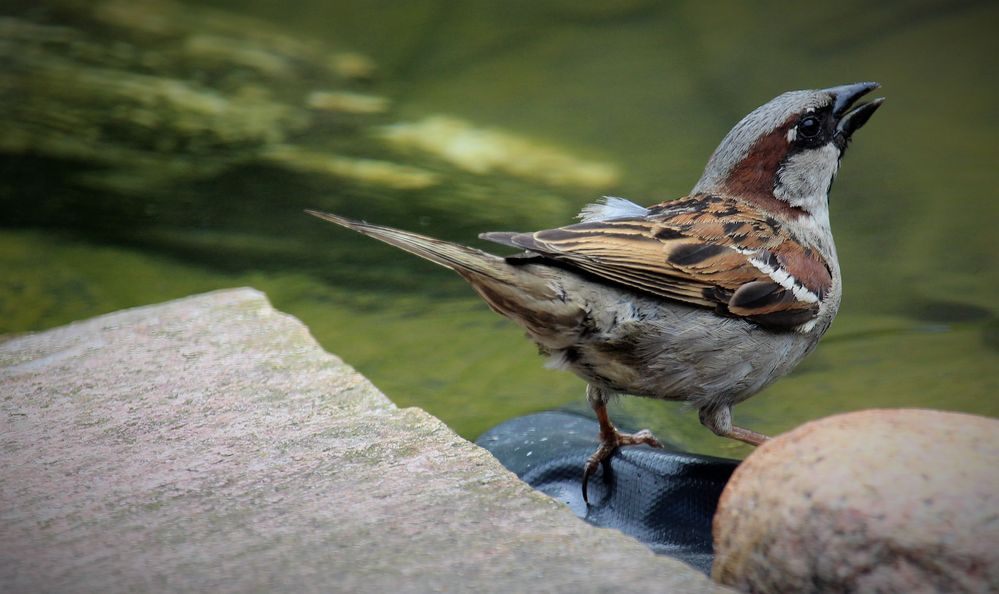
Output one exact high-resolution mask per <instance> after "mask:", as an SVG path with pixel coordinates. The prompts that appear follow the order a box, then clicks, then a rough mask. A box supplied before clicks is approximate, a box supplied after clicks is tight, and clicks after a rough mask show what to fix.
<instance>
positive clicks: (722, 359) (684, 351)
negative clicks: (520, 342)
mask: <svg viewBox="0 0 999 594" xmlns="http://www.w3.org/2000/svg"><path fill="white" fill-rule="evenodd" d="M591 317H592V318H593V319H592V321H593V326H592V327H593V328H595V329H596V330H595V331H592V332H589V333H588V334H584V335H582V336H581V337H580V340H579V341H578V342H577V343H576V345H574V346H573V347H571V348H567V349H559V350H557V351H552V352H551V355H552V358H551V366H553V367H561V368H565V369H568V370H571V371H573V372H575V373H576V374H577V375H579V376H580V377H582V378H583V379H585V380H586V381H588V382H592V383H594V384H596V385H597V386H598V387H601V388H603V389H605V390H608V391H612V392H620V393H626V394H633V395H636V396H647V397H651V398H659V399H664V400H682V401H687V402H690V403H691V404H693V405H694V406H697V407H701V406H704V405H708V404H711V405H720V404H728V405H731V404H735V403H737V402H740V401H742V400H745V399H746V398H749V397H750V396H752V395H753V394H755V393H756V392H758V391H760V390H761V389H763V388H764V387H766V386H767V385H768V384H769V383H771V382H772V381H774V380H775V379H777V378H779V377H781V376H783V375H785V374H787V373H788V372H789V371H791V369H793V368H794V366H795V365H797V364H798V362H800V361H801V359H803V358H804V357H805V356H806V355H807V354H808V353H809V352H810V351H811V348H812V346H814V343H815V342H816V338H815V337H814V336H812V337H810V336H808V335H805V334H801V333H798V332H794V331H787V332H774V331H770V330H765V329H763V328H760V327H759V326H757V325H755V324H753V323H751V322H747V321H745V320H742V319H738V318H723V317H720V316H718V315H716V314H715V313H713V312H711V311H709V310H706V309H700V308H695V307H689V306H686V305H682V304H674V303H670V304H669V305H668V306H664V304H663V302H661V301H659V300H653V299H644V298H640V299H638V300H636V299H634V296H633V295H632V296H631V297H629V298H627V299H622V300H621V301H620V302H619V303H616V304H615V305H614V306H613V307H610V308H606V310H605V311H599V312H591Z"/></svg>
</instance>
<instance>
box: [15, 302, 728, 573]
mask: <svg viewBox="0 0 999 594" xmlns="http://www.w3.org/2000/svg"><path fill="white" fill-rule="evenodd" d="M0 381H2V386H3V388H2V395H0V470H2V473H3V480H2V481H0V532H2V533H0V590H3V591H10V592H28V591H35V592H42V591H59V592H125V591H128V592H133V591H156V592H162V591H206V590H212V591H218V592H252V591H268V592H271V591H294V592H320V591H322V592H340V591H342V592H383V591H398V592H428V591H478V592H511V591H546V592H558V591H566V592H568V591H580V590H582V591H588V592H598V591H608V592H609V591H619V590H621V589H636V590H638V591H643V590H647V591H675V592H727V591H729V590H726V589H724V588H721V587H719V586H717V585H714V584H712V583H711V582H710V581H709V580H707V579H706V578H705V577H704V576H702V575H701V574H700V573H698V572H697V571H695V570H693V569H691V568H689V567H688V566H686V565H684V564H682V563H680V562H678V561H675V560H672V559H668V558H664V557H658V556H655V555H653V554H652V553H651V552H650V551H649V550H647V549H646V548H645V547H644V546H642V545H641V544H639V543H637V542H636V541H633V540H632V539H630V538H628V537H626V536H624V535H622V534H620V533H618V532H614V531H610V530H601V529H598V528H594V527H592V526H589V525H587V524H585V523H583V522H582V521H580V520H578V519H577V518H575V517H574V516H573V515H572V513H571V512H570V511H569V510H568V509H566V508H565V507H563V506H562V505H560V504H558V503H556V502H555V501H553V500H551V499H549V498H548V497H546V496H544V495H542V494H540V493H537V492H535V491H533V490H531V489H530V488H529V487H528V486H527V485H525V484H524V483H522V482H520V481H519V480H518V479H517V478H516V477H515V476H514V475H513V474H511V473H509V472H508V471H507V470H506V469H504V468H503V467H502V466H501V465H500V464H499V463H498V462H496V460H495V459H493V458H492V456H490V455H489V454H488V453H487V452H486V451H485V450H482V449H480V448H478V447H477V446H475V445H473V444H471V443H469V442H467V441H465V440H463V439H461V438H460V437H458V436H457V435H456V434H454V433H453V432H452V431H451V430H449V429H448V428H447V427H446V426H445V425H444V424H443V423H441V422H440V421H439V420H437V419H435V418H434V417H432V416H430V415H428V414H427V413H425V412H423V411H422V410H419V409H412V408H410V409H398V408H396V407H395V406H394V405H393V404H392V403H391V402H390V401H389V400H388V399H387V398H386V397H385V396H384V395H383V394H381V393H380V392H379V391H378V389H377V388H375V387H374V386H373V385H371V383H370V382H368V381H367V380H366V379H365V378H363V377H362V376H360V375H359V374H358V373H357V372H355V371H354V370H353V369H351V368H350V367H349V366H347V365H345V364H344V363H343V362H342V361H340V360H339V359H337V358H336V357H334V356H332V355H330V354H328V353H326V352H324V351H323V350H322V349H321V348H320V347H319V346H318V345H317V344H316V342H315V341H314V340H313V339H312V337H311V336H310V335H309V333H308V330H307V329H306V328H305V327H304V326H303V325H302V324H301V323H300V322H298V321H297V320H295V319H294V318H292V317H290V316H287V315H285V314H282V313H280V312H277V311H275V310H274V309H273V308H272V307H271V306H270V304H269V303H268V302H267V300H266V298H265V297H264V296H263V295H262V294H261V293H259V292H257V291H254V290H251V289H235V290H228V291H220V292H216V293H210V294H206V295H199V296H195V297H190V298H187V299H182V300H179V301H174V302H170V303H166V304H162V305H156V306H150V307H143V308H138V309H133V310H127V311H122V312H117V313H113V314H109V315H106V316H102V317H99V318H95V319H92V320H87V321H84V322H78V323H74V324H70V325H68V326H64V327H61V328H56V329H53V330H50V331H46V332H42V333H39V334H33V335H27V336H20V337H16V338H13V339H10V340H7V341H6V342H2V343H0Z"/></svg>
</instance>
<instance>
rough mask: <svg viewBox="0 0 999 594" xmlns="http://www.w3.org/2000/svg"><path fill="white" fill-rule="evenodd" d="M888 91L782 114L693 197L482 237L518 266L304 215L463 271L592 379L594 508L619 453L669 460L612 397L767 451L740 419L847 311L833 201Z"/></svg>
mask: <svg viewBox="0 0 999 594" xmlns="http://www.w3.org/2000/svg"><path fill="white" fill-rule="evenodd" d="M877 87H878V84H877V83H857V84H852V85H844V86H840V87H833V88H830V89H822V90H809V91H793V92H789V93H784V94H783V95H780V96H779V97H777V98H775V99H773V100H772V101H770V102H769V103H767V104H765V105H763V106H762V107H760V108H758V109H756V110H755V111H753V112H752V113H750V114H749V115H747V116H746V117H745V118H743V119H742V121H740V122H739V123H738V124H736V125H735V127H734V128H732V130H731V131H730V132H729V133H728V135H727V136H726V137H725V138H724V140H722V142H721V144H720V145H719V146H718V148H717V149H716V150H715V152H714V154H713V155H712V156H711V159H710V160H709V161H708V164H707V167H706V168H705V169H704V174H703V175H702V176H701V179H700V181H698V182H697V184H696V185H695V186H694V188H693V190H691V192H690V195H689V196H687V197H685V198H680V199H678V200H673V201H670V202H664V203H662V204H657V205H655V206H650V207H647V208H646V207H642V206H639V205H637V204H634V203H632V202H630V201H628V200H624V199H622V198H606V199H605V200H604V201H603V202H602V203H599V204H591V205H589V206H587V207H586V208H584V209H583V211H582V213H581V214H580V215H579V218H580V219H581V222H580V223H577V224H572V225H568V226H565V227H559V228H556V229H546V230H544V231H536V232H534V233H484V234H482V235H481V236H480V237H482V238H483V239H487V240H490V241H493V242H497V243H500V244H503V245H507V246H511V247H515V248H519V249H522V250H524V251H523V253H521V254H518V255H515V256H508V257H499V256H495V255H492V254H489V253H486V252H483V251H480V250H477V249H474V248H470V247H465V246H462V245H458V244H454V243H449V242H445V241H440V240H437V239H432V238H430V237H425V236H422V235H417V234H415V233H410V232H408V231H400V230H396V229H391V228H387V227H381V226H377V225H371V224H368V223H365V222H361V221H355V220H351V219H347V218H344V217H340V216H337V215H333V214H328V213H322V212H316V211H311V210H310V211H306V212H308V213H309V214H312V215H315V216H317V217H319V218H322V219H325V220H327V221H330V222H333V223H337V224H338V225H343V226H344V227H349V228H351V229H353V230H355V231H358V232H360V233H363V234H365V235H370V236H371V237H374V238H376V239H379V240H381V241H384V242H385V243H388V244H391V245H394V246H396V247H398V248H401V249H403V250H406V251H408V252H412V253H413V254H416V255H417V256H421V257H423V258H426V259H427V260H430V261H432V262H436V263H437V264H440V265H442V266H446V267H447V268H450V269H452V270H454V271H455V272H457V273H458V274H460V275H461V276H462V277H463V278H464V279H465V280H466V281H468V282H469V283H470V284H471V285H472V287H473V288H474V289H475V290H476V291H477V292H478V293H479V295H480V296H481V297H482V298H483V299H484V300H485V301H486V303H488V304H489V306H490V307H491V308H492V309H493V310H495V311H496V312H498V313H500V314H502V315H504V316H506V317H508V318H510V319H512V320H513V321H515V322H517V323H518V324H520V325H521V326H522V327H523V328H524V329H525V330H526V331H527V335H528V337H530V338H531V339H532V340H533V341H534V342H536V343H537V344H538V346H539V347H540V350H541V352H542V353H543V354H545V355H547V357H548V358H549V364H550V366H552V367H555V368H559V369H566V370H569V371H572V372H574V373H575V374H576V375H578V376H580V377H582V378H583V379H584V380H586V382H587V384H588V385H587V390H586V396H587V399H588V401H589V403H590V405H591V406H592V407H593V410H594V411H595V412H596V416H597V420H598V421H599V423H600V434H599V438H600V446H599V448H598V449H597V450H596V452H594V454H593V455H592V456H591V457H590V458H589V460H588V461H587V463H586V465H585V467H584V470H583V498H584V499H586V498H587V494H586V491H587V489H586V485H587V482H588V480H589V477H590V476H591V475H592V474H593V472H594V471H595V470H596V469H597V467H598V466H599V465H600V463H601V462H603V461H604V460H605V459H607V458H608V457H609V456H610V455H611V454H612V453H613V452H614V450H615V449H616V448H618V447H619V446H624V445H633V444H647V445H650V446H654V447H662V446H661V444H660V443H659V442H658V441H657V440H656V439H655V437H653V436H652V434H651V433H650V432H649V431H648V430H643V431H639V432H637V433H635V434H626V433H621V432H619V431H618V430H617V429H616V428H615V427H614V425H613V424H611V421H610V419H609V417H608V415H607V408H606V405H607V401H608V398H609V397H610V396H612V395H614V394H632V395H636V396H645V397H649V398H659V399H662V400H678V401H683V402H688V403H690V404H692V405H693V406H695V407H696V408H697V409H698V411H699V416H700V421H701V423H702V424H703V425H704V426H706V427H707V428H709V429H710V430H711V431H713V432H714V433H716V434H717V435H720V436H724V437H729V438H732V439H737V440H740V441H743V442H746V443H750V444H753V445H759V444H761V443H763V442H764V441H766V440H767V439H768V438H767V436H765V435H762V434H760V433H756V432H754V431H750V430H748V429H744V428H742V427H738V426H736V425H733V424H732V412H731V409H732V406H733V405H735V404H737V403H739V402H742V401H743V400H745V399H747V398H749V397H750V396H752V395H753V394H755V393H757V392H759V391H760V390H761V389H763V388H764V387H765V386H767V385H769V384H770V383H771V382H773V381H774V380H776V379H777V378H779V377H781V376H783V375H785V374H786V373H788V372H789V371H791V369H793V368H794V366H795V365H797V364H798V362H799V361H801V360H802V358H804V357H805V356H806V355H807V354H808V353H810V352H811V351H812V349H814V348H815V345H816V343H817V342H818V340H819V338H820V337H821V336H822V335H823V334H824V333H825V332H826V330H827V329H828V328H829V325H830V323H831V322H832V320H833V317H835V315H836V311H837V310H838V309H839V303H840V294H841V277H840V268H839V263H838V262H837V260H836V248H835V245H834V244H833V237H832V232H831V230H830V227H829V210H828V205H829V197H828V192H829V188H830V185H831V184H832V181H833V179H834V178H835V176H836V172H837V170H838V168H839V161H840V158H841V157H842V155H843V152H844V151H845V150H846V147H847V144H848V143H849V141H850V137H851V135H852V134H853V133H854V132H855V131H856V130H857V129H859V128H860V127H861V126H863V125H864V124H865V123H866V122H867V120H868V118H870V117H871V115H872V114H873V113H874V112H875V111H876V110H877V108H878V107H879V106H880V105H881V103H882V101H883V99H875V100H874V101H871V102H869V103H864V104H860V105H858V106H856V107H852V106H853V105H854V103H855V102H856V101H857V99H858V98H859V97H861V96H863V95H865V94H867V93H868V92H870V91H871V90H873V89H875V88H877ZM851 107H852V108H851Z"/></svg>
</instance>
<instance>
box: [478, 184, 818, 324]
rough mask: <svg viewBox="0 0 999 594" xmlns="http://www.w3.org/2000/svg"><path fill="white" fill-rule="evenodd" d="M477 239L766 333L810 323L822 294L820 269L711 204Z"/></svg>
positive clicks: (781, 239) (738, 212)
mask: <svg viewBox="0 0 999 594" xmlns="http://www.w3.org/2000/svg"><path fill="white" fill-rule="evenodd" d="M483 237H484V238H486V239H490V240H493V241H498V242H500V243H505V244H507V245H512V246H517V247H521V248H524V249H526V250H529V251H531V252H534V253H536V254H540V255H542V256H545V257H548V258H552V259H554V260H558V261H562V262H566V263H569V264H571V265H573V266H576V267H578V268H580V269H582V270H585V271H587V272H589V273H591V274H594V275H596V276H598V277H601V278H604V279H607V280H609V281H613V282H615V283H618V284H621V285H624V286H626V287H629V288H633V289H636V290H639V291H643V292H646V293H652V294H654V295H659V296H661V297H665V298H668V299H674V300H676V301H681V302H684V303H688V304H691V305H696V306H700V307H707V308H712V309H716V310H718V311H719V312H721V313H727V314H731V315H734V316H739V317H745V318H749V319H752V320H753V321H755V322H757V323H759V324H761V325H765V326H771V327H774V328H792V327H795V326H798V325H800V324H803V323H806V322H808V321H809V320H811V319H812V318H814V317H815V315H816V314H817V313H818V309H819V304H818V301H819V300H820V299H821V296H822V294H823V293H824V292H825V291H826V290H828V285H829V284H831V276H830V275H829V272H828V268H827V267H825V265H824V263H821V261H820V259H818V260H817V256H816V255H815V254H814V253H812V252H811V251H809V250H806V249H805V248H803V247H802V246H801V245H800V244H798V243H797V242H795V241H794V240H793V238H792V237H790V236H789V235H788V234H787V233H786V231H784V230H783V229H782V227H781V225H780V223H779V222H777V221H776V220H773V219H771V218H769V217H766V216H765V215H761V214H760V213H758V212H755V211H753V210H752V209H750V208H749V207H747V206H745V205H743V204H741V203H739V202H737V201H734V200H728V199H721V198H717V197H713V196H700V197H692V198H686V199H683V200H680V201H676V202H670V203H664V204H662V205H659V206H657V207H653V208H652V209H650V214H649V216H646V217H643V218H622V219H614V220H607V221H597V222H589V223H580V224H577V225H569V226H566V227H560V228H557V229H548V230H544V231H537V232H535V233H511V234H485V235H484V236H483ZM816 262H818V264H816ZM795 269H798V270H801V271H806V272H807V273H808V274H809V275H811V277H813V278H811V280H812V281H813V282H812V283H811V284H812V285H813V286H808V285H806V284H804V283H802V282H801V281H799V280H797V278H796V276H795V275H794V274H793V271H794V270H795ZM820 269H821V270H820ZM820 272H824V273H825V276H824V277H823V276H822V274H821V273H820Z"/></svg>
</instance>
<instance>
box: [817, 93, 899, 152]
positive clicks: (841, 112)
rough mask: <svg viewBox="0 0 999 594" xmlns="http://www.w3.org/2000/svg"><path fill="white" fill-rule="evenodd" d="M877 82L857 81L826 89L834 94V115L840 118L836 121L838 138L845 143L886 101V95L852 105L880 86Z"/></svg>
mask: <svg viewBox="0 0 999 594" xmlns="http://www.w3.org/2000/svg"><path fill="white" fill-rule="evenodd" d="M880 86H881V85H879V84H878V83H876V82H864V83H856V84H852V85H843V86H841V87H833V88H831V89H825V91H826V92H827V93H829V94H830V95H832V96H833V115H834V116H835V117H836V118H837V119H838V120H839V121H838V122H837V123H836V138H837V140H838V141H840V142H841V143H843V144H846V142H847V141H849V140H850V137H851V136H852V135H853V133H854V132H856V131H857V130H859V129H860V128H861V126H863V125H864V124H866V123H867V120H869V119H871V116H872V115H874V112H875V111H877V110H878V108H879V107H881V104H882V103H884V100H885V99H884V97H878V98H877V99H875V100H873V101H870V102H868V103H861V104H860V105H857V106H856V107H854V108H853V109H850V107H851V106H852V105H853V104H854V102H856V101H857V99H860V98H861V97H863V96H864V95H866V94H868V93H870V92H871V91H873V90H874V89H876V88H878V87H880Z"/></svg>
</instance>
